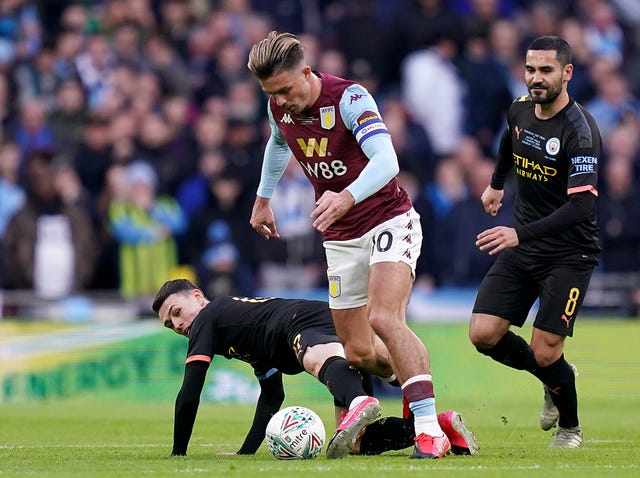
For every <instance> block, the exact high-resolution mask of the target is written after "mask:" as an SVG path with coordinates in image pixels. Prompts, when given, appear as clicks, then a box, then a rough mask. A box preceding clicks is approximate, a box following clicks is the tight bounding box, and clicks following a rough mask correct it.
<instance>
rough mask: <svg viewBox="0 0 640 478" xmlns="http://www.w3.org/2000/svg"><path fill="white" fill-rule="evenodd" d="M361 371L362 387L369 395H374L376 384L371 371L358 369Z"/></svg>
mask: <svg viewBox="0 0 640 478" xmlns="http://www.w3.org/2000/svg"><path fill="white" fill-rule="evenodd" d="M358 370H359V372H360V376H361V377H362V388H363V389H364V391H365V393H366V394H367V395H369V396H370V397H373V396H374V395H373V393H374V384H373V375H371V374H370V373H369V372H365V371H364V370H360V369H358Z"/></svg>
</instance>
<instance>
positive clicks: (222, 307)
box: [152, 279, 478, 458]
mask: <svg viewBox="0 0 640 478" xmlns="http://www.w3.org/2000/svg"><path fill="white" fill-rule="evenodd" d="M152 308H153V311H154V312H155V313H157V314H158V316H159V318H160V320H161V321H162V323H163V324H164V326H165V327H167V328H169V329H172V330H173V331H175V332H176V333H178V334H180V335H184V336H186V337H188V339H189V346H188V351H187V359H186V365H185V374H184V380H183V383H182V387H181V389H180V392H179V393H178V397H177V399H176V404H175V422H174V434H173V450H172V454H173V455H186V453H187V447H188V444H189V439H190V438H191V432H192V430H193V425H194V423H195V419H196V414H197V411H198V405H199V403H200V394H201V392H202V388H203V386H204V382H205V377H206V373H207V369H208V368H209V365H210V363H211V360H212V359H213V357H214V355H216V354H217V355H222V356H223V357H225V358H227V359H232V358H235V359H239V360H242V361H244V362H247V363H249V364H250V365H251V367H253V369H254V372H255V375H256V378H257V379H258V381H259V384H260V396H259V398H258V403H257V406H256V411H255V415H254V418H253V423H252V425H251V428H250V430H249V432H248V434H247V436H246V438H245V440H244V443H243V444H242V446H241V447H240V449H239V450H238V451H237V454H253V453H255V452H256V451H257V450H258V447H259V446H260V444H261V443H262V441H263V439H264V436H265V430H266V427H267V423H268V422H269V419H270V418H271V417H272V416H273V415H274V414H275V413H276V412H277V411H278V410H279V409H280V406H281V405H282V403H283V402H284V398H285V394H284V388H283V384H282V374H283V373H284V374H287V375H295V374H298V373H301V372H303V371H307V372H308V373H310V374H312V375H313V376H314V377H316V378H317V379H318V380H319V381H320V382H322V383H324V384H325V385H326V386H327V388H328V389H329V391H330V392H331V394H332V395H333V397H334V402H335V404H336V411H337V415H336V419H337V422H339V423H343V422H344V420H343V419H342V418H338V415H339V412H338V410H339V409H341V410H342V411H344V410H347V409H349V410H353V409H357V408H358V407H357V406H354V405H353V402H358V401H364V400H366V399H369V398H373V397H370V395H371V394H372V392H369V393H366V392H365V389H364V386H363V381H362V376H361V375H360V373H359V372H358V371H357V370H356V369H355V368H353V367H351V366H350V365H349V363H348V362H347V361H346V360H345V358H344V349H343V347H342V345H341V343H340V341H339V339H338V337H337V335H336V331H335V328H334V326H333V319H332V317H331V312H330V310H329V305H328V304H327V303H326V302H321V301H312V300H302V299H278V298H248V297H216V298H214V299H212V300H209V299H207V298H206V297H205V296H204V294H203V292H202V290H201V289H199V288H198V287H197V286H196V285H194V284H193V283H192V282H191V281H189V280H186V279H175V280H171V281H167V282H165V284H164V285H163V286H162V287H161V288H160V290H159V291H158V292H157V294H156V296H155V298H154V301H153V305H152ZM374 400H375V399H374ZM376 403H377V401H376ZM349 405H351V406H349ZM373 410H374V411H376V409H373ZM377 411H378V413H379V408H378V409H377ZM378 413H373V414H371V415H368V414H367V413H365V414H364V416H363V417H360V416H358V417H354V420H353V422H354V425H353V427H351V428H350V429H348V431H347V432H345V433H346V438H347V439H348V440H349V443H348V448H349V452H350V453H352V454H361V455H377V454H380V453H382V452H384V451H388V450H400V449H403V448H407V447H409V446H412V445H413V443H414V440H413V438H414V433H413V425H412V422H411V421H407V420H403V419H402V418H396V417H387V418H382V419H380V420H377V421H374V420H375V419H376V418H377V417H378ZM347 415H348V413H347ZM438 420H439V421H440V424H441V427H442V428H443V430H445V432H446V433H447V436H448V437H449V439H450V441H451V443H452V449H453V451H454V453H457V454H475V453H477V451H478V446H477V444H476V442H475V439H474V437H473V434H472V433H471V432H470V431H469V430H468V429H467V428H466V427H465V426H464V424H463V422H462V417H461V415H460V414H459V413H457V412H454V411H449V412H443V413H440V414H439V416H438ZM334 436H335V435H334ZM329 444H330V442H329ZM221 454H236V453H221ZM327 454H328V456H329V457H331V456H330V455H329V450H328V449H327ZM333 458H339V457H338V456H333Z"/></svg>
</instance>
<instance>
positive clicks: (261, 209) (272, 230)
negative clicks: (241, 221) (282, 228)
mask: <svg viewBox="0 0 640 478" xmlns="http://www.w3.org/2000/svg"><path fill="white" fill-rule="evenodd" d="M249 224H251V227H252V228H253V230H254V231H256V232H257V233H258V234H260V235H261V236H262V237H263V238H264V239H267V240H269V239H270V238H272V237H273V238H274V239H278V238H280V234H278V230H277V229H276V219H275V216H274V215H273V210H272V209H271V206H270V205H269V199H267V198H263V197H260V196H256V201H255V202H254V203H253V210H252V211H251V219H249Z"/></svg>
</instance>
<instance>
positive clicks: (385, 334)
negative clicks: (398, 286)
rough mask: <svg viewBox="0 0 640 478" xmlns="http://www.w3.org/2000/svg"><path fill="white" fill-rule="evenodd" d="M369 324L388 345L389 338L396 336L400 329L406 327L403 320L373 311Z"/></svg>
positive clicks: (370, 314)
mask: <svg viewBox="0 0 640 478" xmlns="http://www.w3.org/2000/svg"><path fill="white" fill-rule="evenodd" d="M369 324H370V325H371V328H372V329H373V331H374V332H375V333H376V335H377V336H378V337H380V338H381V339H382V341H383V342H384V343H387V339H388V338H389V337H392V336H396V335H397V333H398V331H399V329H400V328H402V327H406V324H405V322H404V321H403V320H400V319H396V318H393V317H392V316H390V315H389V314H385V313H377V312H376V311H373V310H372V311H371V312H370V313H369Z"/></svg>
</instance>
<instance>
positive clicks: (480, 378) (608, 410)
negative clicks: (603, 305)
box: [0, 319, 640, 478]
mask: <svg viewBox="0 0 640 478" xmlns="http://www.w3.org/2000/svg"><path fill="white" fill-rule="evenodd" d="M414 329H415V330H416V331H417V332H418V334H419V335H420V336H421V337H422V338H423V339H424V340H425V342H426V343H427V344H428V345H429V349H430V351H431V356H432V368H433V373H434V378H435V386H436V393H437V399H438V409H439V410H446V409H457V410H460V411H461V412H462V413H463V414H464V417H465V421H466V423H467V425H468V426H469V428H471V429H472V430H473V431H474V433H475V435H476V437H477V438H478V442H479V444H480V452H481V454H480V455H479V456H475V457H462V456H450V457H447V458H445V459H443V460H437V461H436V460H428V461H413V460H409V459H408V454H409V451H410V450H404V451H400V452H390V453H387V454H385V455H383V456H379V457H357V456H349V457H346V458H344V459H342V460H337V461H330V460H327V459H326V458H325V457H324V456H321V457H319V458H317V459H315V460H311V461H306V462H301V461H296V462H280V461H277V460H275V459H274V458H272V457H271V456H270V455H269V454H268V452H267V450H266V448H265V447H264V446H263V447H261V449H260V451H259V453H258V454H257V455H256V456H252V457H247V456H244V457H219V456H216V453H217V452H219V451H234V450H236V449H237V448H238V447H239V445H240V444H241V442H242V439H243V438H244V434H245V433H246V431H247V429H248V427H249V425H250V421H251V417H252V414H253V407H252V406H250V405H219V404H212V403H203V404H202V405H201V410H200V413H199V416H198V420H197V422H196V426H195V429H194V433H193V437H192V441H191V445H190V448H189V456H188V457H185V458H183V457H180V458H175V457H174V458H171V457H169V451H170V448H171V440H172V423H173V416H172V414H173V404H172V402H171V401H170V400H167V399H154V398H144V399H141V398H140V397H141V396H142V395H141V394H136V393H132V395H131V396H132V398H131V399H124V398H123V397H122V396H120V398H118V396H116V395H114V394H109V393H103V392H93V393H87V394H85V395H81V396H80V397H75V398H71V399H47V400H44V401H42V400H40V401H34V402H31V403H4V404H0V478H4V477H9V476H37V477H69V476H83V477H84V476H87V477H118V476H122V477H125V476H126V477H144V476H151V477H154V478H155V477H165V476H172V477H174V476H203V477H204V476H207V477H266V478H271V477H273V478H276V477H277V478H280V477H284V476H305V477H306V476H323V477H324V476H334V477H336V478H338V477H348V478H350V477H367V478H374V477H378V476H393V477H394V478H400V477H407V476H417V477H418V476H419V477H440V476H442V477H454V476H455V477H466V476H483V477H484V476H486V477H509V478H513V477H538V476H539V477H548V476H554V477H555V476H574V477H583V476H588V477H589V478H592V477H636V476H640V444H639V443H640V418H639V414H640V355H638V348H637V347H638V343H639V340H638V339H639V338H640V322H637V321H635V322H634V321H620V320H607V319H604V320H583V321H582V322H579V323H578V324H577V326H576V337H575V338H574V339H569V342H568V345H567V358H568V359H569V360H570V361H572V362H574V363H575V364H576V365H577V366H578V369H579V371H580V376H579V378H578V391H579V401H580V416H581V422H582V426H583V428H584V431H585V440H586V443H585V447H584V448H583V449H578V450H550V449H549V448H548V445H549V443H550V442H551V440H552V436H551V433H550V432H543V431H541V430H540V429H539V428H538V425H537V417H538V413H539V409H540V405H541V402H542V389H541V386H540V384H539V383H537V382H536V381H535V380H534V379H533V378H532V377H530V376H528V375H526V374H525V373H523V372H516V371H512V370H510V369H507V368H505V367H503V366H500V365H498V364H495V363H493V362H492V361H491V360H489V359H487V358H486V357H483V356H480V355H479V354H478V353H477V352H475V350H474V349H473V348H472V347H471V345H470V344H469V342H468V340H467V338H466V326H465V325H462V324H461V325H428V326H427V325H419V326H418V325H416V326H414ZM529 332H530V329H525V330H524V331H523V333H524V334H525V335H528V334H529ZM185 345H186V343H185ZM311 380H312V379H311V378H310V377H308V376H306V375H300V376H296V377H291V378H289V377H288V380H287V389H288V391H289V395H288V396H289V398H288V399H287V402H286V404H288V405H292V404H294V403H292V402H291V400H292V398H291V397H294V398H293V400H300V398H298V397H303V396H305V395H304V393H303V392H304V391H308V390H313V391H314V395H315V396H316V398H315V399H314V398H313V397H312V398H305V403H301V404H303V405H306V406H309V407H310V408H313V409H314V410H316V411H317V412H318V413H319V414H320V415H321V416H322V418H323V420H324V422H325V424H327V432H328V433H330V432H331V426H330V424H331V417H332V407H331V403H330V400H329V398H328V394H327V393H326V392H325V391H324V390H322V388H319V386H318V385H317V384H316V383H314V382H312V381H311ZM179 383H180V382H179V379H175V380H174V379H171V380H170V385H171V386H174V387H175V389H176V391H177V387H179ZM145 386H150V384H149V385H145V384H144V383H137V384H133V385H132V386H131V387H132V388H131V390H132V391H133V390H135V388H139V387H145ZM400 409H401V405H400V402H399V400H398V399H396V398H387V399H384V400H383V410H384V413H385V414H388V415H389V414H395V415H397V414H399V413H400Z"/></svg>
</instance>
